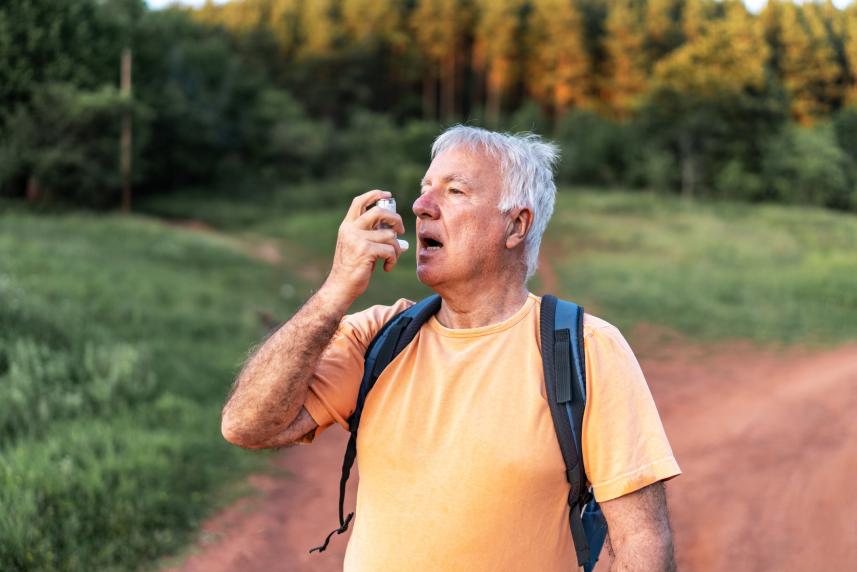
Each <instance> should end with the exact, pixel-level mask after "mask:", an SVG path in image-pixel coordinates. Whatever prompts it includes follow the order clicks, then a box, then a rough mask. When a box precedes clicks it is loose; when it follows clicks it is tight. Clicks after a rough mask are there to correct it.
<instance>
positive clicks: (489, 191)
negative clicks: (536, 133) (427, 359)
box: [413, 147, 507, 290]
mask: <svg viewBox="0 0 857 572" xmlns="http://www.w3.org/2000/svg"><path fill="white" fill-rule="evenodd" d="M501 188H502V180H501V177H500V169H499V166H498V164H497V161H495V160H494V159H492V158H491V157H490V156H488V155H486V154H485V153H483V152H479V151H469V150H467V149H466V148H464V147H452V148H450V149H447V150H446V151H444V152H443V153H441V154H440V155H438V156H437V157H436V158H435V159H434V161H432V163H431V165H430V166H429V168H428V171H426V174H425V177H424V178H423V181H422V186H421V190H420V197H419V198H418V199H417V200H416V201H415V202H414V206H413V210H414V214H415V215H416V216H417V238H418V244H417V277H418V278H419V280H420V282H422V283H423V284H425V285H426V286H429V287H431V288H434V289H435V290H437V289H438V287H441V288H443V287H447V288H448V287H450V286H452V287H456V286H462V285H466V286H474V287H477V286H478V284H479V283H480V282H481V281H484V280H490V279H492V278H493V277H494V276H495V275H496V274H495V273H496V271H497V270H498V269H500V266H501V265H502V264H503V257H504V254H505V253H506V240H505V238H506V228H507V220H506V219H507V217H506V216H504V215H503V214H502V213H501V212H500V210H499V209H498V208H497V206H498V204H499V202H500V196H501Z"/></svg>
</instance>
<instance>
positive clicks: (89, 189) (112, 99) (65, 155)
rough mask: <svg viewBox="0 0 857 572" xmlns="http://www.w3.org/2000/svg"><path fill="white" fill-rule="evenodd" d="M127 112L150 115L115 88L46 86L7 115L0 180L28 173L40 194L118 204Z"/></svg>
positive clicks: (0, 146)
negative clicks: (89, 89) (86, 89)
mask: <svg viewBox="0 0 857 572" xmlns="http://www.w3.org/2000/svg"><path fill="white" fill-rule="evenodd" d="M125 111H128V112H129V113H132V114H135V115H136V116H137V118H138V119H142V118H144V117H145V115H146V113H145V110H144V109H142V108H140V107H139V106H137V108H136V109H135V106H134V105H133V104H132V102H131V101H129V100H127V99H125V98H123V97H122V96H121V95H120V94H119V92H118V91H117V90H116V89H113V88H110V87H104V88H102V89H100V90H98V91H94V92H83V91H79V90H77V89H75V88H74V87H72V86H70V85H67V84H51V85H46V86H44V87H43V89H42V90H41V91H39V92H37V93H35V94H34V95H33V101H32V104H31V105H30V106H29V107H20V108H18V110H17V112H15V113H14V114H12V115H11V116H10V117H9V118H8V119H7V129H8V133H9V137H7V138H6V139H5V140H4V141H3V142H2V143H0V181H4V180H12V179H15V178H18V177H28V178H30V179H31V180H32V184H34V185H36V186H37V187H38V193H40V194H41V193H44V194H46V195H48V196H50V197H51V198H54V199H59V200H61V201H65V202H69V203H77V204H86V205H93V206H104V205H109V204H113V203H115V202H116V200H117V197H118V189H119V186H120V183H119V169H118V148H119V147H118V143H119V125H120V121H121V117H122V114H123V113H124V112H125ZM135 112H136V113H135ZM138 141H139V142H142V141H141V138H140V137H138Z"/></svg>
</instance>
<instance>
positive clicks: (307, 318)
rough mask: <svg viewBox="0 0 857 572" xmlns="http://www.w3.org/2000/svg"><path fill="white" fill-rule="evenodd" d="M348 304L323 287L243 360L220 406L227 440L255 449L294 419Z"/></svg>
mask: <svg viewBox="0 0 857 572" xmlns="http://www.w3.org/2000/svg"><path fill="white" fill-rule="evenodd" d="M348 306H349V304H348V303H347V302H346V301H345V299H344V298H343V297H342V296H338V295H336V294H335V293H334V292H332V291H331V289H330V288H328V289H325V287H322V289H320V290H319V291H318V292H316V294H315V295H313V296H312V297H311V298H310V299H309V300H307V302H306V304H304V305H303V307H302V308H301V309H300V310H299V311H298V312H297V313H296V314H295V315H294V316H293V317H292V318H291V319H290V320H289V321H288V322H286V323H285V324H284V325H283V326H281V327H280V329H279V330H277V331H276V332H274V334H273V335H271V336H270V337H269V338H268V339H267V340H266V341H265V342H264V344H262V346H261V347H260V348H259V349H258V350H257V351H256V352H255V353H254V354H253V356H252V357H251V358H250V359H248V360H247V363H245V364H244V367H243V368H242V370H241V372H240V373H239V374H238V378H237V379H236V380H235V384H234V385H233V387H232V392H231V394H230V396H229V399H228V400H227V402H226V405H225V406H224V407H223V418H222V431H223V436H224V437H225V438H226V439H227V440H229V441H230V442H232V443H235V444H237V445H242V446H246V447H253V446H258V445H259V444H260V443H263V442H265V441H266V440H268V439H270V437H271V436H272V435H274V434H276V433H277V432H280V431H282V430H283V429H284V428H285V427H286V426H288V425H289V424H290V423H291V422H292V421H293V420H294V419H295V417H296V416H297V414H298V412H299V411H300V408H301V406H302V405H303V403H304V400H305V398H306V393H307V387H308V384H309V380H310V378H311V377H312V372H313V371H314V370H315V368H316V365H317V364H318V360H319V357H320V356H321V353H322V352H323V351H324V349H325V348H326V347H327V345H328V344H329V343H330V340H331V338H332V337H333V334H334V333H335V332H336V329H337V327H338V326H339V323H340V321H341V320H342V317H343V316H344V315H345V312H346V311H347V310H348Z"/></svg>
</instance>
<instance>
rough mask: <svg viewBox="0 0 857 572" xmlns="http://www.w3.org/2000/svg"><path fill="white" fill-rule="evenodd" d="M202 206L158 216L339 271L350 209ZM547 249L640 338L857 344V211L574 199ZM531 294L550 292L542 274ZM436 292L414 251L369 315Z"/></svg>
mask: <svg viewBox="0 0 857 572" xmlns="http://www.w3.org/2000/svg"><path fill="white" fill-rule="evenodd" d="M201 202H202V199H200V198H198V199H194V198H193V197H189V198H186V199H185V202H184V203H183V204H180V203H173V204H169V205H165V204H159V203H156V202H155V203H152V204H151V205H150V208H151V210H152V211H153V212H156V213H159V214H161V215H164V216H173V217H193V216H195V217H198V218H202V219H203V220H205V221H207V222H209V223H210V224H212V225H214V226H216V227H218V228H223V229H225V230H227V232H230V233H236V234H239V235H242V236H245V237H247V238H248V239H249V240H258V239H259V238H260V237H268V238H272V239H275V240H277V241H278V242H279V244H281V245H282V248H283V250H284V252H285V259H286V263H287V264H296V265H298V266H306V267H317V269H318V271H317V272H316V275H318V276H323V274H324V272H326V270H327V268H328V264H329V260H330V258H331V254H332V252H333V248H334V245H335V240H336V227H337V226H338V224H339V222H340V220H341V217H342V216H343V215H344V212H345V210H346V208H347V205H343V207H342V210H341V212H339V211H332V210H321V211H308V210H302V211H299V212H294V211H293V210H290V209H289V208H288V206H287V205H288V203H287V202H286V201H283V200H278V199H277V197H276V196H274V197H271V198H269V199H268V200H267V202H263V203H259V204H257V205H248V204H244V205H241V206H239V207H235V206H233V205H234V201H231V200H229V199H228V198H222V197H221V198H215V199H214V200H208V201H205V204H204V205H200V203H201ZM195 205H200V206H199V207H198V208H197V207H195ZM284 205H285V206H284ZM399 212H400V213H402V214H403V218H404V221H405V226H406V229H407V231H408V233H407V235H406V238H407V239H408V240H409V241H410V242H411V244H415V240H414V236H413V231H414V217H413V214H412V213H411V212H410V209H409V207H406V206H405V205H400V206H399ZM543 244H544V246H543V253H544V255H545V259H546V260H547V262H548V263H549V264H550V265H551V266H553V268H554V270H555V273H556V275H557V277H558V282H559V287H558V290H559V291H558V292H557V294H560V295H562V296H565V297H567V298H569V299H572V300H575V301H578V302H579V303H582V304H584V305H585V306H586V308H587V309H589V310H590V311H591V312H593V313H595V314H597V315H599V316H601V317H603V318H604V319H606V320H608V321H610V322H613V323H615V324H616V325H617V326H619V327H620V328H622V329H624V330H628V331H629V334H631V335H633V332H632V331H631V330H632V329H633V327H634V326H635V325H637V324H640V323H643V322H645V323H649V324H655V325H660V326H666V327H668V328H672V329H674V330H676V331H678V332H681V333H683V334H686V335H688V336H690V337H692V338H697V339H703V340H711V339H722V338H749V339H752V340H754V341H756V342H760V343H797V342H800V343H805V344H813V345H816V344H828V343H833V342H839V341H844V340H848V339H855V338H857V217H855V216H854V215H848V214H841V213H836V212H831V211H826V210H822V209H816V208H809V207H784V206H777V205H763V206H755V205H747V204H743V203H706V202H695V203H691V202H687V201H684V200H682V199H680V198H677V197H674V196H671V195H670V196H667V195H656V194H644V193H622V192H605V191H592V190H580V189H575V190H571V189H564V190H563V191H561V192H560V194H559V197H558V200H557V207H556V211H555V215H554V217H553V219H552V221H551V224H550V226H549V227H548V231H547V235H546V237H545V240H544V243H543ZM530 286H531V289H532V290H533V291H535V292H537V293H542V288H543V283H542V281H541V280H540V279H539V277H538V276H537V277H536V278H535V279H534V280H533V281H532V282H531V284H530ZM427 293H428V291H427V290H426V289H425V288H423V287H422V286H421V285H420V284H419V283H418V282H417V280H416V278H415V275H414V255H413V252H410V253H406V254H405V255H404V256H403V257H402V258H401V259H400V264H399V266H398V267H397V268H396V270H395V271H394V272H392V273H390V275H384V274H383V273H381V272H378V273H377V276H376V279H375V280H374V282H373V284H372V285H371V286H370V290H369V292H367V294H366V295H365V296H364V298H363V299H361V300H360V301H359V302H358V306H360V307H362V306H366V305H369V304H373V303H389V301H390V300H391V299H395V298H397V297H400V296H404V297H410V298H414V297H419V296H424V295H426V294H427Z"/></svg>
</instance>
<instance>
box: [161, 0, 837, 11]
mask: <svg viewBox="0 0 857 572" xmlns="http://www.w3.org/2000/svg"><path fill="white" fill-rule="evenodd" d="M225 1H226V0H214V3H215V4H223V3H224V2H225ZM766 1H767V0H744V2H745V4H747V7H748V8H749V9H750V10H751V11H753V12H758V11H759V10H761V9H762V8H763V7H764V6H765V3H766ZM852 1H853V0H833V3H834V4H835V5H836V6H838V7H839V8H842V7H844V6H847V5H848V4H850V3H851V2H852ZM147 2H148V4H149V6H150V7H151V8H163V7H164V6H167V5H169V4H176V3H177V4H184V5H185V6H202V5H203V4H205V0H178V1H176V0H147Z"/></svg>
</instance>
